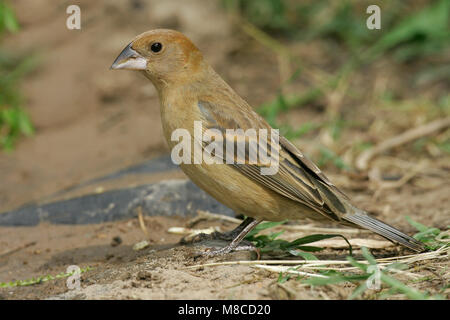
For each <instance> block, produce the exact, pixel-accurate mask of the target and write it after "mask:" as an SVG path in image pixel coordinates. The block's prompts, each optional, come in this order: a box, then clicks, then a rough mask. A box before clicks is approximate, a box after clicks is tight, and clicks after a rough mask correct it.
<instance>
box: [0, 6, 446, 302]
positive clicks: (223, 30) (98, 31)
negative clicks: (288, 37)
mask: <svg viewBox="0 0 450 320" xmlns="http://www.w3.org/2000/svg"><path fill="white" fill-rule="evenodd" d="M73 3H77V4H79V5H80V7H81V8H82V30H81V31H70V30H67V29H66V28H65V19H66V17H67V15H66V13H65V9H66V7H67V5H68V4H73ZM13 6H14V8H15V9H16V12H17V16H18V19H19V22H20V24H21V26H22V31H21V32H19V33H18V34H16V35H13V36H10V37H8V38H7V39H6V40H5V42H4V45H5V46H7V47H8V46H9V47H13V48H15V50H17V51H18V52H34V53H35V55H36V57H37V58H38V64H37V67H36V69H35V70H34V71H33V72H32V73H31V74H29V75H27V77H26V78H25V79H24V81H23V82H22V89H23V92H24V95H25V98H26V110H27V111H28V112H29V114H30V115H31V118H32V122H33V124H34V125H35V127H36V133H35V135H34V136H33V137H30V138H24V139H22V140H20V142H19V143H18V145H17V147H16V149H15V150H14V152H13V153H9V154H7V153H0V181H1V183H0V212H4V211H9V210H12V209H14V208H17V207H19V206H22V205H24V204H29V203H41V202H47V201H49V199H54V198H53V196H52V195H53V194H55V193H57V192H59V191H61V190H65V189H69V188H70V187H73V186H76V185H78V184H81V183H83V182H85V181H89V180H91V179H94V178H97V177H101V176H104V175H107V174H110V173H114V172H116V171H118V170H120V169H123V168H126V167H129V166H131V165H135V164H139V163H141V162H143V161H145V160H148V159H150V158H153V157H156V156H159V155H162V154H167V152H168V149H167V146H166V143H165V141H163V138H162V130H161V125H160V114H159V102H158V97H157V95H156V92H155V90H154V89H153V87H152V86H151V85H150V84H149V83H148V81H147V80H146V79H145V78H144V77H142V76H139V75H136V74H134V73H132V72H114V71H111V70H109V66H110V65H111V63H112V61H113V60H114V59H115V57H116V56H117V54H118V53H119V52H120V51H121V50H122V48H123V47H124V46H125V45H127V43H128V41H129V40H130V39H132V38H133V37H134V36H135V35H137V34H139V33H141V32H143V31H146V30H148V29H152V28H156V27H158V28H163V27H165V28H175V29H179V30H182V31H183V32H185V33H186V34H187V35H189V37H191V38H192V39H193V40H194V42H195V43H196V44H197V45H198V47H199V48H200V49H201V50H202V52H203V53H204V55H205V57H207V59H208V61H209V62H210V63H211V64H212V65H213V66H214V68H215V69H216V70H217V71H218V72H219V73H220V74H221V75H222V76H223V78H224V79H225V80H226V81H227V82H228V83H229V84H230V85H231V86H232V87H233V88H234V89H235V90H236V91H237V92H238V93H240V94H241V95H242V96H243V97H245V98H246V100H247V101H248V102H249V103H250V104H251V105H254V106H256V105H259V104H261V103H263V102H266V101H270V100H271V99H273V98H274V97H275V95H276V89H277V88H278V86H279V80H280V79H279V75H278V70H277V57H276V56H274V55H273V54H272V53H270V52H268V50H267V49H266V48H264V47H262V46H260V45H259V44H257V43H255V42H254V41H250V40H249V38H248V37H244V36H242V35H241V33H236V32H235V30H234V29H233V26H232V24H230V22H229V21H228V19H227V17H226V15H225V13H224V11H223V10H220V9H218V8H217V3H215V2H213V1H202V0H189V1H156V0H152V1H147V2H141V1H116V0H114V1H111V0H105V1H88V0H83V1H60V2H58V4H57V5H55V3H54V1H51V0H40V1H29V0H16V1H14V2H13ZM131 17H132V18H131ZM205 21H208V27H207V28H205ZM296 48H297V49H298V51H299V52H301V54H302V55H303V56H304V57H305V58H307V59H310V60H309V61H310V63H311V64H312V65H315V64H317V65H318V64H319V61H321V60H323V59H324V56H323V51H321V50H318V48H316V47H314V46H312V47H309V44H306V45H302V44H298V45H297V47H296ZM321 54H322V55H321ZM385 70H386V71H383V72H384V74H383V76H385V77H386V78H390V77H391V75H390V74H396V73H398V72H399V71H398V70H395V69H389V68H385ZM403 71H405V70H403ZM406 73H407V71H405V74H406ZM392 78H393V79H394V78H395V77H393V76H392ZM357 80H358V81H359V83H364V81H365V80H364V77H362V78H359V79H357ZM392 81H394V82H395V81H396V79H394V80H392ZM397 81H398V83H400V82H402V81H403V80H401V79H397ZM383 85H386V84H383V83H381V86H383ZM394 86H395V83H394ZM305 87H308V83H307V82H305V83H301V84H300V85H299V87H298V88H300V89H301V88H305ZM410 91H412V90H410ZM368 95H370V93H368ZM363 107H364V106H363ZM322 110H323V106H321V105H314V106H312V107H311V108H305V109H302V110H293V111H292V112H291V113H289V115H284V116H283V120H286V121H288V122H289V123H291V124H292V125H294V126H296V125H298V124H299V123H302V122H306V121H308V120H315V119H319V118H320V117H322V113H321V112H322ZM347 112H348V113H354V114H357V113H358V112H355V111H354V110H350V111H347ZM380 113H382V114H384V116H385V117H386V118H389V121H391V122H394V123H395V124H396V125H397V127H396V128H397V129H398V131H400V132H401V130H406V129H409V128H410V125H411V123H410V122H408V119H406V118H396V117H395V116H394V117H390V116H389V111H385V110H381V111H380ZM377 116H379V114H377V115H374V114H370V115H368V116H367V117H366V118H367V119H364V120H363V123H366V122H367V127H368V128H369V127H370V125H371V124H372V122H373V119H376V118H377ZM360 131H362V132H357V133H354V132H351V131H349V133H348V135H349V137H352V138H355V137H360V136H361V137H367V136H368V135H370V134H372V133H369V132H366V131H364V130H360ZM367 131H369V130H367ZM380 131H383V132H382V133H380V134H385V135H387V136H391V135H394V134H395V133H397V132H398V131H395V130H394V132H390V131H386V130H384V129H383V128H382V129H380ZM306 138H309V137H306ZM350 140H351V139H350ZM369 140H370V139H369ZM374 140H375V139H374ZM311 141H312V144H313V143H314V140H311ZM308 146H309V145H308V144H307V143H306V144H305V145H304V147H305V148H303V150H305V149H306V153H308V152H307V151H308ZM397 151H398V153H399V154H400V155H401V158H403V159H409V157H410V153H409V152H410V150H406V151H405V150H397ZM424 154H425V153H424ZM422 158H426V161H428V162H426V165H427V166H428V168H431V169H433V168H435V169H436V171H433V170H431V169H430V170H429V171H426V172H425V171H424V173H423V174H421V175H418V176H414V177H413V178H411V179H410V180H408V181H406V182H405V183H404V184H403V185H402V186H400V187H398V188H392V189H386V190H382V191H379V190H378V191H379V192H378V191H376V190H374V189H373V188H371V185H370V183H369V182H368V181H367V180H368V178H367V176H364V177H359V176H352V175H350V174H349V175H348V176H343V175H339V174H337V173H336V170H331V172H330V173H328V176H329V177H330V178H331V179H332V180H333V181H335V182H336V184H337V185H338V186H340V187H342V188H343V190H344V191H345V192H346V193H347V194H348V195H349V196H351V198H352V199H353V201H354V203H355V204H356V205H358V206H360V207H362V208H364V209H366V210H368V211H370V212H371V213H373V214H374V215H375V216H376V217H378V218H380V219H382V220H384V221H386V222H389V223H390V224H392V225H394V226H397V227H399V228H401V229H402V230H403V231H405V232H407V233H409V234H413V233H414V232H415V230H413V228H412V227H411V226H410V225H409V224H408V223H407V222H406V220H405V218H404V217H405V216H410V217H411V218H413V219H414V220H416V221H418V222H421V223H423V224H426V225H428V226H433V227H437V228H441V229H447V228H448V225H449V224H450V210H449V208H450V197H449V195H450V184H449V172H450V171H449V169H450V167H449V165H448V157H447V158H442V157H440V156H436V157H435V158H433V157H431V156H430V157H429V155H428V154H427V155H424V156H423V157H421V158H420V159H419V157H418V158H417V159H416V158H413V160H411V161H412V162H414V163H416V162H419V160H421V159H422ZM402 163H403V162H402ZM386 167H390V166H384V168H386ZM398 171H400V170H397V171H396V170H395V169H394V170H393V172H390V171H389V169H386V172H385V173H386V174H391V175H392V176H398V175H399V172H398ZM436 172H437V173H436ZM401 173H404V172H401ZM180 177H183V174H182V173H181V172H175V173H174V172H172V173H171V174H170V175H161V174H154V175H149V176H140V177H131V178H126V179H121V180H120V181H115V182H114V183H113V184H111V183H109V185H105V183H104V184H102V185H92V186H88V187H85V188H83V189H82V193H79V192H78V193H76V195H77V196H80V195H82V194H90V193H95V192H96V190H97V189H98V188H99V187H101V188H102V190H106V189H118V188H122V187H129V186H134V185H139V184H145V183H150V182H155V181H159V180H164V179H168V178H171V179H172V178H180ZM186 222H187V218H179V217H146V218H145V223H146V226H147V228H148V231H149V234H148V235H147V236H146V235H145V234H144V233H143V232H142V230H141V228H140V226H139V223H138V221H137V219H132V220H127V221H117V222H108V223H103V224H96V225H76V226H73V225H71V226H67V225H50V224H41V225H38V226H36V227H0V282H9V281H15V280H24V279H30V278H33V277H38V276H44V275H48V274H50V275H56V274H59V273H61V272H65V271H66V269H67V267H68V266H69V265H77V266H79V267H81V268H86V267H90V268H92V269H91V270H89V271H87V272H85V273H83V274H82V276H81V278H82V281H81V289H77V290H69V289H68V288H67V286H66V279H58V280H50V281H47V282H43V283H40V284H36V285H32V286H24V287H14V288H0V299H345V298H346V297H347V296H348V295H349V293H350V292H351V291H352V290H353V289H354V286H353V285H350V284H349V285H345V286H328V287H326V288H317V287H311V286H306V285H302V284H300V283H299V282H297V281H288V282H286V283H284V284H279V283H277V281H276V280H277V278H278V274H276V273H270V272H268V271H262V270H259V269H255V268H253V267H251V266H245V265H232V266H218V267H200V268H196V269H186V267H188V266H192V265H197V264H202V263H206V262H211V261H222V260H224V259H225V260H246V259H253V258H254V256H252V255H250V254H249V253H242V252H240V253H233V254H230V255H229V256H227V257H224V258H214V259H205V258H195V256H196V254H195V252H196V251H197V250H199V248H197V247H192V246H184V245H178V241H179V240H180V236H179V235H174V234H169V233H168V232H167V230H168V229H169V228H170V227H174V226H185V224H186ZM211 225H214V226H219V227H221V228H222V230H229V229H231V228H232V227H233V225H232V224H224V223H219V222H216V223H213V222H209V223H202V224H200V225H199V226H198V227H207V226H211ZM318 226H323V225H318ZM299 236H300V235H299ZM365 237H369V238H376V239H379V238H377V237H376V236H373V235H367V234H365ZM119 239H120V240H119ZM142 240H148V241H149V242H150V247H148V248H145V249H143V250H140V251H135V250H133V246H134V245H135V244H136V243H138V242H140V241H142ZM27 245H28V246H27ZM13 249H17V251H13V252H9V253H8V254H6V255H2V253H3V252H5V250H8V251H9V250H13ZM347 253H348V252H347V251H345V250H332V249H327V250H325V251H324V252H323V253H320V254H319V255H318V256H319V257H323V258H324V259H325V258H327V259H333V258H345V256H346V255H347ZM407 253H408V252H407V251H405V250H403V249H401V248H398V247H389V248H386V249H380V250H373V254H374V255H375V256H376V257H386V256H395V255H400V254H407ZM356 254H357V256H358V254H359V255H360V251H356ZM448 267H449V262H448V259H446V260H444V261H437V262H436V263H435V264H433V265H427V266H421V264H420V263H418V264H417V268H418V270H420V271H419V272H420V273H421V274H423V276H424V277H428V278H429V280H428V281H424V282H420V283H416V284H413V286H414V287H415V288H418V289H420V290H427V291H429V292H430V293H436V292H438V291H439V290H440V288H442V287H445V286H446V285H447V286H448V272H447V273H446V275H447V276H442V272H441V271H442V270H448ZM365 298H367V299H370V298H372V296H371V293H370V292H369V293H368V294H367V295H366V296H365ZM394 298H395V296H394Z"/></svg>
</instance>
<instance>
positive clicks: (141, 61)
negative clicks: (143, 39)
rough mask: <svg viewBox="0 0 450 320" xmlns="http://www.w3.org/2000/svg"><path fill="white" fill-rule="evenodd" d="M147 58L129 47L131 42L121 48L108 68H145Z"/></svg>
mask: <svg viewBox="0 0 450 320" xmlns="http://www.w3.org/2000/svg"><path fill="white" fill-rule="evenodd" d="M146 68H147V60H146V59H145V58H144V57H143V56H141V55H140V54H139V53H137V52H136V51H135V50H133V49H132V48H131V43H130V44H129V45H127V46H126V47H125V49H123V50H122V52H121V53H120V54H119V56H118V57H117V58H116V60H114V63H113V64H112V65H111V68H110V69H128V70H145V69H146Z"/></svg>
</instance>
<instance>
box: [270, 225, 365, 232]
mask: <svg viewBox="0 0 450 320" xmlns="http://www.w3.org/2000/svg"><path fill="white" fill-rule="evenodd" d="M279 228H281V229H286V230H293V231H307V232H320V233H349V234H361V233H370V231H367V230H362V229H361V230H360V229H350V228H320V227H314V226H295V225H294V226H291V225H283V226H280V227H279Z"/></svg>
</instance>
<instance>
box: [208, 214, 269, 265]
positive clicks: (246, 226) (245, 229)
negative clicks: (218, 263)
mask: <svg viewBox="0 0 450 320" xmlns="http://www.w3.org/2000/svg"><path fill="white" fill-rule="evenodd" d="M261 221H262V219H253V218H247V219H245V220H244V222H242V223H241V224H240V225H239V226H238V227H237V228H236V229H234V230H233V231H231V232H230V233H229V234H230V235H231V234H233V233H237V232H239V233H238V234H237V236H236V237H235V238H234V239H233V241H231V243H230V244H229V245H227V246H225V247H223V248H220V249H217V250H209V251H206V252H205V253H203V255H205V256H217V255H222V254H227V253H229V252H231V251H233V250H236V251H242V250H251V251H254V250H255V249H256V248H255V247H254V246H253V245H243V246H239V243H240V242H241V241H242V239H244V237H245V236H246V235H247V234H248V233H249V232H250V231H251V230H252V229H253V228H254V227H256V226H257V225H258V224H259V223H260V222H261Z"/></svg>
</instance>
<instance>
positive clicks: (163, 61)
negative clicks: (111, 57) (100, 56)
mask: <svg viewBox="0 0 450 320" xmlns="http://www.w3.org/2000/svg"><path fill="white" fill-rule="evenodd" d="M202 63H203V56H202V54H201V53H200V51H199V50H198V48H197V47H196V46H195V45H194V44H193V43H192V42H191V41H190V40H189V39H188V38H187V37H186V36H184V35H183V34H182V33H180V32H178V31H174V30H168V29H156V30H151V31H147V32H144V33H142V34H140V35H138V36H137V37H136V38H134V40H133V41H131V42H130V43H129V44H128V45H127V46H126V47H125V49H123V50H122V52H121V53H120V54H119V56H118V57H117V58H116V60H115V61H114V63H113V64H112V66H111V69H128V70H140V71H143V72H144V73H145V75H146V76H147V77H148V78H149V79H150V80H151V81H152V82H153V83H154V84H155V86H156V87H157V88H159V87H162V86H165V85H167V84H170V83H173V82H177V83H180V82H183V81H184V80H186V81H188V80H189V79H192V77H195V75H196V74H198V73H200V72H201V67H202Z"/></svg>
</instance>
